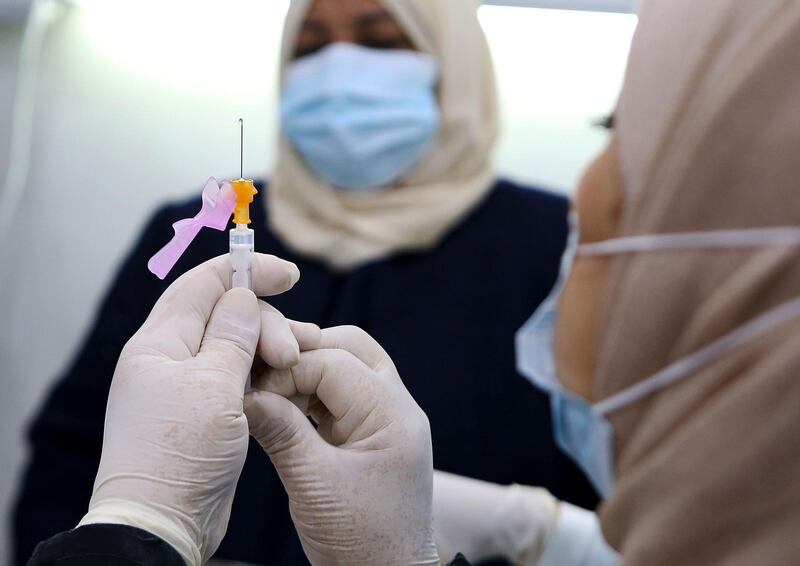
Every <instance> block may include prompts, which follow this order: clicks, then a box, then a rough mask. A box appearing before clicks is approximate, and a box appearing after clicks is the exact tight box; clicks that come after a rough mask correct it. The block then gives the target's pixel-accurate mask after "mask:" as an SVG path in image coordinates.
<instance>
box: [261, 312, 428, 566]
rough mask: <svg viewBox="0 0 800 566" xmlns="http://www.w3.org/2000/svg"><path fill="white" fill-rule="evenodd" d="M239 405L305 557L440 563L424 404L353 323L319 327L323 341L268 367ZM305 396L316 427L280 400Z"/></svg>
mask: <svg viewBox="0 0 800 566" xmlns="http://www.w3.org/2000/svg"><path fill="white" fill-rule="evenodd" d="M264 377H265V378H264V379H260V380H259V379H255V378H254V385H255V386H257V387H260V388H263V389H264V390H263V391H256V392H252V393H249V394H248V395H247V398H246V400H245V412H246V414H247V418H248V421H249V423H250V432H251V434H253V436H254V437H255V438H256V439H257V440H258V441H259V442H260V443H261V445H262V446H263V447H264V450H265V451H266V452H267V454H268V455H269V457H270V459H271V460H272V463H273V464H274V465H275V468H276V469H277V471H278V474H279V475H280V478H281V481H282V482H283V485H284V487H285V488H286V491H287V493H288V495H289V508H290V510H291V514H292V520H293V521H294V524H295V527H296V528H297V532H298V534H299V535H300V540H301V542H302V544H303V548H304V549H305V552H306V555H307V556H308V558H309V560H310V561H311V562H312V563H313V564H347V565H351V566H358V565H365V564H369V565H374V564H381V565H385V564H439V556H438V554H437V552H436V545H435V543H434V537H433V529H432V516H431V495H432V493H431V492H432V485H431V482H432V475H433V465H432V461H433V457H432V452H431V436H430V426H429V424H428V419H427V417H426V416H425V413H423V412H422V410H421V409H420V408H419V406H418V405H417V404H416V403H415V402H414V399H412V397H411V395H410V394H409V393H408V391H407V390H406V388H405V387H404V386H403V383H402V381H401V380H400V377H399V376H398V374H397V370H396V369H395V367H394V364H393V363H392V361H391V359H390V358H389V356H388V355H387V354H386V353H385V352H384V351H383V349H382V348H381V347H380V346H379V345H378V344H377V343H376V342H375V341H374V340H373V339H372V338H370V337H369V336H368V335H367V334H366V333H365V332H364V331H362V330H360V329H358V328H354V327H340V328H332V329H328V330H323V331H322V345H321V349H319V350H316V351H312V352H304V353H302V354H300V362H299V363H298V364H297V365H296V366H294V367H293V368H292V369H291V370H288V371H277V370H271V371H269V372H267V374H266V376H264ZM298 395H305V396H312V397H311V404H310V413H311V415H312V416H313V417H314V418H315V419H316V420H317V422H319V428H318V429H316V430H315V428H314V427H313V425H312V424H311V423H310V422H309V420H308V419H307V418H306V416H305V415H304V413H303V412H302V411H301V410H300V409H298V408H297V406H295V405H294V404H292V403H291V402H289V401H287V399H290V398H293V397H295V396H298Z"/></svg>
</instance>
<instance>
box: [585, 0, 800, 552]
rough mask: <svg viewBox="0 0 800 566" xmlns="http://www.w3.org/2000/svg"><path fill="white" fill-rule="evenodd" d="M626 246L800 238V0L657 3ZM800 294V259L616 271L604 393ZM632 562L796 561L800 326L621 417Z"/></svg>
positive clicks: (632, 92)
mask: <svg viewBox="0 0 800 566" xmlns="http://www.w3.org/2000/svg"><path fill="white" fill-rule="evenodd" d="M617 124H618V128H617V135H618V138H619V144H620V159H621V167H622V174H623V178H624V184H625V191H626V201H625V207H624V212H623V214H624V217H623V234H624V235H634V234H659V233H668V232H687V231H708V230H720V229H737V228H754V227H755V228H758V227H769V226H800V2H798V1H797V0H757V1H754V0H702V1H698V0H645V1H644V2H643V9H642V11H641V18H640V24H639V29H638V31H637V33H636V38H635V40H634V45H633V50H632V54H631V60H630V64H629V68H628V74H627V77H626V82H625V86H624V89H623V94H622V97H621V101H620V105H619V109H618V113H617ZM798 296H800V250H798V248H796V247H793V248H790V247H771V248H767V247H764V248H752V249H735V250H730V251H720V250H716V251H691V252H690V251H680V252H655V253H654V252H651V253H642V254H632V255H629V256H620V257H618V258H617V259H615V260H614V264H613V267H612V271H611V276H610V281H609V284H608V287H607V291H606V296H605V300H604V306H605V308H604V314H603V317H602V318H603V320H602V321H601V328H602V329H603V331H604V335H603V338H602V341H601V347H600V353H599V359H598V368H597V373H596V381H595V391H594V395H595V398H597V399H604V398H607V397H609V396H610V395H611V394H613V393H616V392H618V391H621V390H622V389H624V388H626V387H628V386H630V385H632V384H634V383H636V382H638V381H641V380H642V379H644V378H646V377H648V376H650V375H653V374H654V373H656V372H657V371H659V370H661V369H663V368H664V367H666V366H667V365H668V364H669V363H670V362H674V361H676V360H678V359H680V358H682V357H684V356H686V355H687V354H690V353H692V352H695V351H697V350H699V349H700V348H701V347H703V346H705V345H707V344H709V343H710V342H712V341H714V340H715V339H717V338H719V337H721V336H723V335H724V334H726V333H728V332H730V331H732V330H734V329H736V328H738V327H741V326H742V325H743V324H745V323H746V322H748V321H750V320H752V319H753V318H754V317H756V316H758V315H759V314H761V313H764V312H765V311H767V310H768V309H770V308H772V307H775V306H777V305H780V304H783V303H785V302H787V301H789V300H790V299H793V298H797V297H798ZM611 421H612V424H613V425H614V429H615V431H616V447H615V448H616V463H617V474H618V483H617V485H616V486H615V489H614V492H613V493H612V496H611V498H610V499H609V500H608V501H607V502H606V503H605V504H604V506H603V508H602V510H601V521H602V524H603V530H604V533H605V535H606V537H607V538H608V540H609V541H610V543H611V544H612V545H613V546H614V547H616V548H617V549H619V550H620V551H621V552H622V554H623V557H624V563H625V564H636V565H642V564H644V565H648V566H650V565H661V564H669V565H672V564H680V565H681V566H692V565H707V564H715V565H719V564H724V565H740V564H741V565H748V566H750V565H754V564H800V319H799V320H794V321H792V322H790V323H788V324H785V325H783V326H782V327H780V328H779V329H777V330H774V331H772V332H770V333H769V334H767V335H765V336H763V337H761V338H760V339H757V340H754V341H753V342H752V343H750V344H747V345H746V346H744V347H742V348H740V349H739V350H738V351H737V352H736V353H735V354H733V355H728V356H725V357H724V359H721V360H718V361H717V362H715V363H713V364H710V365H709V366H707V367H705V368H703V369H702V370H701V371H698V372H697V373H696V374H694V375H692V376H690V377H689V378H687V379H685V380H684V381H681V382H679V383H677V384H674V385H672V386H670V387H668V388H666V389H664V390H662V391H660V392H658V393H656V394H655V395H653V396H651V397H649V398H647V399H645V400H644V401H641V402H639V403H637V404H635V405H633V406H631V407H629V408H626V409H623V410H621V411H619V412H618V413H614V414H612V415H611Z"/></svg>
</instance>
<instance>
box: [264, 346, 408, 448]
mask: <svg viewBox="0 0 800 566" xmlns="http://www.w3.org/2000/svg"><path fill="white" fill-rule="evenodd" d="M259 387H260V388H263V390H265V391H269V392H271V393H274V394H277V395H280V396H282V397H286V398H291V397H294V396H295V395H297V394H301V395H316V397H317V398H318V399H319V401H320V402H321V403H322V404H324V406H325V407H326V408H327V410H328V411H329V412H330V414H331V415H332V416H333V418H334V420H335V421H336V422H335V423H334V425H333V431H332V437H333V438H334V439H348V438H351V437H353V435H357V436H362V435H361V434H357V433H359V432H360V433H363V436H367V435H369V434H370V433H371V432H373V430H372V428H373V426H374V425H375V423H374V422H372V421H369V419H370V418H371V417H380V418H382V419H384V420H385V419H386V418H387V415H389V414H390V413H392V412H393V407H391V404H392V403H391V400H390V398H389V392H388V390H387V389H386V387H385V385H384V384H383V382H382V381H381V380H379V379H376V376H375V372H374V371H373V370H371V369H370V368H368V367H367V366H366V365H365V364H364V363H363V362H362V361H361V360H359V359H358V358H356V357H355V356H354V355H353V354H351V353H349V352H347V351H345V350H314V351H310V352H303V353H301V354H300V361H299V362H298V364H297V365H296V366H294V367H293V368H291V369H288V370H276V369H274V368H271V369H268V370H267V372H266V373H265V374H264V375H263V376H262V377H261V379H260V380H259ZM381 407H382V408H384V409H385V410H383V411H376V409H379V408H381Z"/></svg>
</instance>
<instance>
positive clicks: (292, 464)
mask: <svg viewBox="0 0 800 566" xmlns="http://www.w3.org/2000/svg"><path fill="white" fill-rule="evenodd" d="M244 414H245V416H246V417H247V423H248V426H249V427H250V434H251V435H252V436H253V438H255V439H256V440H257V441H258V443H259V444H261V447H262V448H263V449H264V451H265V452H266V453H267V455H268V456H269V457H270V459H271V460H272V463H273V465H274V466H275V468H276V469H277V470H278V473H279V474H280V475H281V478H282V479H283V481H284V484H285V483H286V481H287V480H289V479H290V478H287V477H285V473H286V472H287V470H288V469H297V468H298V464H301V463H302V462H303V461H304V460H309V459H310V458H312V457H313V455H314V454H316V453H318V451H319V450H321V449H323V448H322V446H327V444H326V443H325V441H324V440H322V438H321V437H320V436H319V434H317V431H316V430H314V427H313V425H312V424H311V423H310V422H309V420H308V418H307V417H306V416H305V414H303V412H302V411H301V410H300V409H298V408H297V406H296V405H295V404H294V403H292V402H291V401H289V400H288V399H286V398H285V397H282V396H280V395H277V394H275V393H270V392H269V391H259V390H256V391H251V392H249V393H247V395H245V397H244ZM318 445H319V446H318Z"/></svg>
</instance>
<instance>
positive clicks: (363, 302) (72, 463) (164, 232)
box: [14, 181, 597, 564]
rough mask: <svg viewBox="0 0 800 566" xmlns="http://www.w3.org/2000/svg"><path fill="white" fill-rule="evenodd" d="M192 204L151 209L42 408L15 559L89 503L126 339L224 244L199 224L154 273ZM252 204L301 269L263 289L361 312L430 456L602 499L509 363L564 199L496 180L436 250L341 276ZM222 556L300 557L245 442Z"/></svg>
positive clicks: (263, 241)
mask: <svg viewBox="0 0 800 566" xmlns="http://www.w3.org/2000/svg"><path fill="white" fill-rule="evenodd" d="M260 188H261V187H260ZM260 198H263V192H262V195H261V197H260ZM199 208H200V201H199V199H197V198H194V199H192V200H190V201H187V202H184V203H181V204H174V205H170V206H166V207H164V208H162V209H161V210H160V211H159V212H158V213H157V214H156V215H155V217H154V218H153V219H152V220H151V221H150V223H149V224H148V226H147V228H146V229H145V231H144V232H143V234H142V236H141V238H140V239H139V241H138V243H137V244H136V246H135V247H134V249H133V251H132V252H131V253H130V255H129V256H128V257H127V259H126V260H125V261H124V263H123V264H122V267H121V268H120V270H119V272H118V274H117V277H116V279H115V281H114V283H113V284H112V286H111V289H110V291H109V292H108V294H107V295H106V297H105V300H104V301H103V303H102V306H101V308H100V312H99V313H98V315H97V319H96V320H95V322H94V326H93V328H92V330H91V332H90V334H89V335H88V337H87V338H86V340H85V342H84V344H83V346H82V348H81V350H80V352H79V353H78V355H77V357H76V358H75V359H74V360H73V362H72V364H71V366H70V367H69V369H68V371H67V372H66V373H65V374H64V375H63V376H62V377H61V378H60V379H59V380H58V382H57V383H56V384H55V386H54V388H53V389H52V391H51V392H50V394H49V396H48V398H47V400H46V403H45V405H44V407H42V409H41V410H40V411H39V413H38V415H37V416H36V418H35V421H34V423H33V426H32V428H31V431H30V441H31V443H32V460H31V462H30V464H29V466H28V468H27V472H26V474H25V476H24V484H23V486H22V491H21V494H20V498H19V500H18V502H17V506H16V509H15V515H14V541H15V550H16V554H15V561H16V562H15V563H16V564H24V563H25V561H26V560H27V558H28V557H29V556H30V554H31V552H32V551H33V549H34V546H35V545H36V543H38V542H40V541H42V540H45V539H47V538H49V537H51V536H53V535H54V534H56V533H59V532H61V531H64V530H67V529H70V528H72V527H74V526H75V525H76V524H77V522H78V521H79V520H80V518H81V517H82V515H83V514H84V512H85V511H86V508H87V504H88V501H89V498H90V495H91V491H92V484H93V481H94V477H95V474H96V471H97V466H98V462H99V458H100V451H101V447H102V437H103V419H104V413H105V407H106V398H107V396H108V390H109V386H110V382H111V377H112V375H113V373H114V367H115V364H116V361H117V358H118V356H119V354H120V351H121V349H122V347H123V345H124V344H125V342H126V341H127V340H128V339H129V338H130V337H131V336H132V335H133V333H134V332H135V331H136V330H137V329H138V327H139V326H140V325H141V324H142V323H143V322H144V320H145V318H146V317H147V314H148V313H149V311H150V309H151V307H152V306H153V304H154V303H155V301H156V300H157V299H158V297H159V296H160V295H161V293H162V292H163V291H164V290H165V289H166V287H167V286H168V285H169V284H170V283H171V282H172V281H173V280H174V279H175V278H176V277H177V276H178V275H179V274H181V273H184V272H185V271H187V270H188V269H190V268H192V267H194V266H196V265H198V264H199V263H201V262H203V261H205V260H207V259H210V258H212V257H215V256H218V255H221V254H225V253H227V252H228V238H227V237H226V235H223V234H220V233H219V232H215V231H213V230H204V231H203V232H201V234H200V235H199V236H198V238H197V240H195V242H194V244H193V245H192V246H191V247H190V249H189V251H188V252H187V253H186V255H185V256H184V257H183V258H182V259H181V260H180V261H179V262H178V265H177V266H176V267H175V269H174V270H173V272H172V274H171V275H170V276H169V277H168V278H167V280H166V281H163V282H162V281H159V280H158V279H157V278H156V277H154V276H153V275H151V274H150V272H149V271H148V270H147V261H148V259H149V258H150V256H152V255H153V254H154V253H155V252H156V251H158V249H160V248H161V247H162V246H163V245H164V244H165V243H166V242H167V241H168V240H169V239H170V238H171V237H172V228H171V225H172V223H173V222H175V221H177V220H179V219H181V218H187V217H191V216H193V215H194V214H196V213H197V211H198V210H199ZM252 208H253V229H254V230H255V236H256V249H257V251H260V252H265V253H272V254H276V255H279V256H281V257H283V258H286V259H288V260H291V261H294V262H295V263H297V265H298V266H299V268H300V271H301V273H302V277H301V279H300V282H299V283H298V284H297V285H296V286H295V288H294V289H292V290H291V291H290V292H288V293H286V294H284V295H281V296H278V297H272V298H270V299H269V302H270V303H271V304H273V305H274V306H275V307H276V308H278V309H280V310H281V311H282V312H283V313H285V314H286V316H288V317H290V318H293V319H297V320H302V321H310V322H315V323H317V324H319V325H320V326H322V327H328V326H337V325H341V324H355V325H358V326H360V327H362V328H363V329H365V330H366V331H367V332H369V333H370V334H371V335H372V336H374V337H375V338H376V339H377V340H378V341H379V342H380V343H381V344H382V345H383V347H384V348H385V349H386V351H387V352H388V353H389V354H390V355H391V356H392V358H393V359H394V361H395V363H396V365H397V368H398V370H399V372H400V375H401V376H402V378H403V381H404V383H405V384H406V386H407V387H408V389H409V391H410V392H411V394H412V395H413V396H414V398H415V399H416V400H417V402H418V403H419V404H420V406H421V407H422V408H423V409H424V410H425V412H426V413H427V415H428V417H429V419H430V423H431V432H432V434H433V450H434V464H435V466H436V468H437V469H440V470H445V471H449V472H453V473H458V474H462V475H467V476H471V477H475V478H480V479H483V480H488V481H493V482H498V483H502V484H508V483H521V484H527V485H533V486H543V487H546V488H548V489H550V491H551V492H552V493H553V494H554V495H556V496H557V497H559V498H561V499H565V500H567V501H571V502H573V503H576V504H578V505H583V506H585V507H590V508H591V507H593V506H594V505H595V504H596V502H597V500H596V496H595V494H594V492H593V491H592V489H591V488H590V487H589V485H588V483H587V482H586V480H585V479H584V478H583V476H582V475H581V474H580V472H579V471H578V470H577V469H576V468H575V467H574V466H573V465H572V464H571V463H570V462H569V461H568V460H567V458H566V457H565V456H563V455H562V454H561V453H560V452H559V450H558V449H557V448H556V446H555V445H554V443H553V440H552V435H551V428H550V413H549V406H548V402H547V398H546V396H545V395H544V394H542V393H541V392H539V391H537V390H536V389H535V388H534V387H532V386H531V385H530V384H529V383H528V382H527V381H526V380H525V379H524V378H522V377H520V376H519V375H518V373H517V371H516V369H515V361H514V333H515V332H516V330H517V329H518V328H519V327H520V326H521V325H522V324H523V322H525V320H526V319H527V318H528V317H529V316H530V315H531V313H533V311H534V310H535V309H536V307H537V306H538V304H539V303H540V302H541V301H542V300H543V299H544V298H545V297H546V295H547V294H548V292H549V290H550V288H551V287H552V285H553V283H554V282H555V279H556V277H557V274H558V266H559V259H560V256H561V253H562V251H563V249H564V246H565V242H566V237H567V221H566V218H567V210H568V204H567V201H566V200H565V199H564V198H562V197H560V196H556V195H553V194H550V193H546V192H542V191H537V190H532V189H528V188H524V187H519V186H516V185H514V184H512V183H509V182H506V181H499V182H498V183H497V186H496V187H495V188H494V190H493V191H492V192H491V193H490V194H489V196H488V197H487V198H486V200H485V201H484V202H483V203H482V204H481V205H480V206H479V207H478V208H477V209H476V210H475V211H474V212H473V213H472V214H471V215H470V216H469V217H468V218H466V219H465V220H464V221H463V222H461V224H460V225H458V226H457V227H455V228H454V229H453V230H452V231H451V232H450V233H449V234H448V235H447V236H446V237H445V238H444V240H443V241H442V242H441V244H440V245H439V246H438V247H436V248H434V249H432V250H429V251H425V252H419V253H404V254H400V255H396V256H394V257H390V258H388V259H382V260H379V261H374V262H372V263H369V264H367V265H364V266H361V267H359V268H357V269H353V270H351V271H347V272H344V273H342V272H336V271H333V270H331V269H329V268H328V267H326V266H325V265H323V264H322V263H320V262H318V261H315V260H311V259H308V258H304V257H300V256H298V255H297V254H295V253H293V252H291V251H289V250H288V249H287V248H286V247H285V246H284V245H283V244H282V243H281V241H280V240H279V239H278V238H277V236H276V235H275V234H273V233H271V232H270V231H269V229H268V227H267V224H266V213H265V210H264V208H263V207H262V206H254V207H252ZM217 557H220V558H227V559H235V560H241V561H247V562H254V563H261V564H298V563H301V564H302V563H304V562H305V559H304V557H303V553H302V549H301V547H300V543H299V541H298V539H297V535H296V534H295V532H294V528H293V526H292V523H291V520H290V517H289V512H288V507H287V498H286V494H285V492H284V490H283V488H282V486H281V483H280V481H279V479H278V476H277V474H276V473H275V471H274V469H273V468H272V465H271V464H270V462H269V459H268V458H267V457H266V455H265V454H264V453H263V451H262V450H261V448H260V447H259V446H258V445H257V444H256V443H255V442H254V441H251V444H250V448H249V452H248V455H247V463H246V464H245V466H244V471H243V473H242V476H241V480H240V481H239V486H238V490H237V494H236V499H235V502H234V505H233V513H232V516H231V521H230V526H229V528H228V534H227V536H226V538H225V540H224V541H223V543H222V546H221V547H220V549H219V552H218V553H217Z"/></svg>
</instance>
